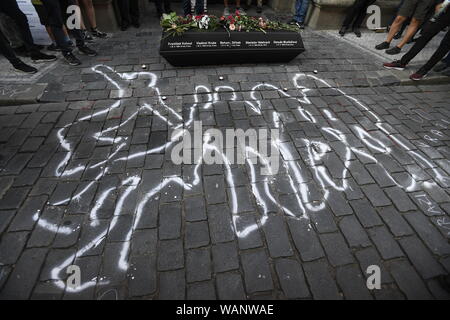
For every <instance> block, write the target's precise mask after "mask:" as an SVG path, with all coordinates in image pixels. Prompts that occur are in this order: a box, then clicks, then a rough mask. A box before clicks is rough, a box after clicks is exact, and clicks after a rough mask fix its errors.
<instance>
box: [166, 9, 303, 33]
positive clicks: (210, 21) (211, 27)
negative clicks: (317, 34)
mask: <svg viewBox="0 0 450 320" xmlns="http://www.w3.org/2000/svg"><path fill="white" fill-rule="evenodd" d="M161 26H162V27H163V30H164V32H165V33H166V34H167V35H169V36H175V35H176V36H180V35H182V34H183V33H185V32H186V31H189V30H195V31H216V30H218V29H225V30H227V31H228V32H235V31H237V32H251V31H260V32H264V33H266V32H267V31H294V32H299V31H300V29H299V28H298V27H297V26H296V25H289V24H286V23H282V22H277V21H270V20H267V19H263V18H262V17H259V18H257V17H250V16H247V15H240V14H239V12H238V11H237V12H236V13H235V14H234V15H229V16H222V17H217V16H214V15H198V16H191V15H189V16H187V17H183V16H177V15H176V13H175V12H172V13H170V14H164V15H163V17H162V19H161Z"/></svg>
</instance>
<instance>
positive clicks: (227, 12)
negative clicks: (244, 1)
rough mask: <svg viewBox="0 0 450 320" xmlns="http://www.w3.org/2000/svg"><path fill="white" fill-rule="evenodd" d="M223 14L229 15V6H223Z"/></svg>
mask: <svg viewBox="0 0 450 320" xmlns="http://www.w3.org/2000/svg"><path fill="white" fill-rule="evenodd" d="M223 15H224V16H226V17H227V16H229V15H230V8H228V7H225V9H224V10H223Z"/></svg>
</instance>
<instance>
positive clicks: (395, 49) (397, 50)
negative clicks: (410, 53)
mask: <svg viewBox="0 0 450 320" xmlns="http://www.w3.org/2000/svg"><path fill="white" fill-rule="evenodd" d="M400 52H402V49H401V48H399V47H397V46H395V47H393V48H390V49H387V50H386V53H387V54H390V55H396V54H399V53H400Z"/></svg>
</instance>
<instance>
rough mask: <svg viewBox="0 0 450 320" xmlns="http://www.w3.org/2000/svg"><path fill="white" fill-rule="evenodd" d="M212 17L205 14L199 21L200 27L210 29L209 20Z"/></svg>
mask: <svg viewBox="0 0 450 320" xmlns="http://www.w3.org/2000/svg"><path fill="white" fill-rule="evenodd" d="M210 20H211V19H210V18H209V17H208V16H203V17H202V18H201V19H200V21H199V22H198V27H199V28H200V29H208V28H209V21H210Z"/></svg>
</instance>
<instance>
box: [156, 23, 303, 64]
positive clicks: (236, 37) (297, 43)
mask: <svg viewBox="0 0 450 320" xmlns="http://www.w3.org/2000/svg"><path fill="white" fill-rule="evenodd" d="M304 51H305V47H304V46H303V41H302V37H301V35H300V33H297V32H293V31H267V33H264V32H227V31H225V30H223V31H222V30H221V31H213V32H201V31H187V32H185V33H184V34H182V35H181V36H169V35H167V34H163V37H162V39H161V48H160V53H161V55H162V56H163V57H164V58H166V60H167V61H168V62H169V63H170V64H172V65H174V66H198V65H212V64H215V65H220V64H230V63H231V64H242V63H264V62H266V63H270V62H289V61H291V60H292V59H294V58H295V57H296V56H298V55H299V54H301V53H302V52H304Z"/></svg>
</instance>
